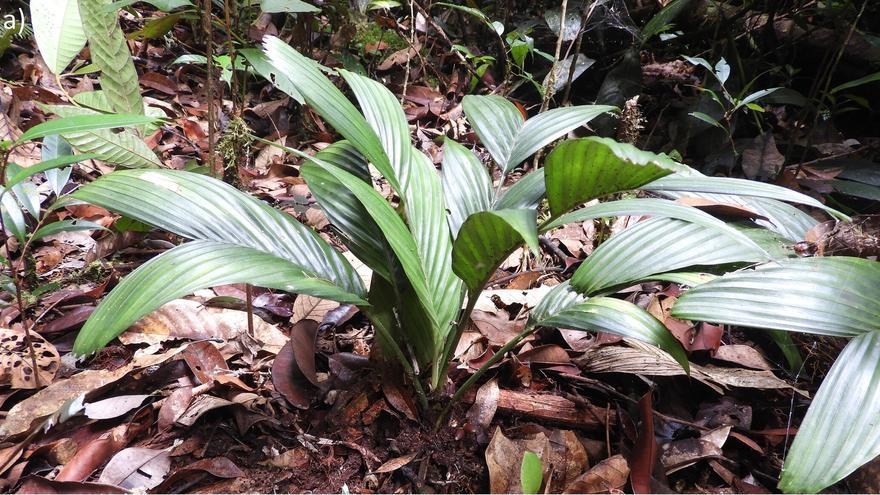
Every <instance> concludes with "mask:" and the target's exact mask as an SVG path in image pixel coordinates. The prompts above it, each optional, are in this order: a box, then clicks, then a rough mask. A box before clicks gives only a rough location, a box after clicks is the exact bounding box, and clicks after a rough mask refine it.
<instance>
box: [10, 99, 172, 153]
mask: <svg viewBox="0 0 880 495" xmlns="http://www.w3.org/2000/svg"><path fill="white" fill-rule="evenodd" d="M47 107H48V108H49V109H50V111H53V112H54V109H55V108H56V105H49V106H47ZM155 120H156V119H155V118H154V117H148V116H146V115H116V114H98V113H95V114H91V115H72V116H70V117H63V118H60V119H53V120H49V121H46V122H43V123H42V124H37V125H35V126H33V127H31V128H30V129H28V130H27V131H26V132H25V133H24V134H22V135H21V137H19V138H18V139H16V140H15V144H19V143H24V142H27V141H30V140H33V139H38V138H41V137H44V136H50V135H52V134H67V133H80V132H85V131H94V130H99V129H112V128H115V127H130V126H135V125H141V124H149V123H150V122H153V121H155Z"/></svg>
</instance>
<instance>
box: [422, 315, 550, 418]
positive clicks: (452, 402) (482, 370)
mask: <svg viewBox="0 0 880 495" xmlns="http://www.w3.org/2000/svg"><path fill="white" fill-rule="evenodd" d="M535 328H536V327H535V326H533V325H532V326H526V328H525V330H523V331H522V333H520V334H519V335H517V336H516V337H514V338H513V339H511V340H510V342H508V343H506V344H504V346H503V347H501V349H498V352H496V353H495V354H494V355H493V356H492V357H491V358H489V360H488V361H486V363H485V364H483V365H482V366H480V369H478V370H477V371H475V372H474V374H473V375H471V376H470V378H468V379H467V380H466V381H465V382H464V383H463V384H462V385H461V386H460V387H458V390H456V391H455V394H454V395H453V396H452V399H451V400H450V401H449V403H448V404H446V407H445V408H443V412H441V413H440V417H438V418H437V422H436V423H435V424H434V431H437V430H439V429H440V427H441V426H442V425H443V423H444V422H445V421H446V418H447V416H449V412H450V411H451V410H452V406H454V405H455V403H456V402H458V401H459V400H461V397H462V396H463V395H464V394H465V392H467V391H468V390H470V388H471V387H473V386H474V384H475V383H477V380H479V379H480V378H481V377H482V376H483V375H484V374H486V372H487V371H489V368H490V367H491V366H492V365H494V364H495V363H497V362H498V361H500V360H501V358H503V357H504V355H505V354H507V353H508V352H510V351H511V350H513V348H514V347H516V346H517V344H519V343H520V342H522V340H523V339H524V338H526V337H528V336H529V335H531V334H532V332H534V331H535Z"/></svg>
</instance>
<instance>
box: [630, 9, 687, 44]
mask: <svg viewBox="0 0 880 495" xmlns="http://www.w3.org/2000/svg"><path fill="white" fill-rule="evenodd" d="M690 3H691V0H673V1H672V2H669V3H667V4H666V6H665V7H663V8H662V9H660V12H657V13H656V14H654V16H653V17H651V20H649V21H648V23H647V24H645V27H644V28H642V33H641V34H642V43H645V42H646V41H648V40H649V39H651V37H653V36H654V35H656V34H660V33H662V32H664V31H666V30H667V29H668V28H669V26H670V24H671V23H672V21H674V20H675V18H676V17H678V16H679V15H680V14H681V13H682V12H684V11H685V9H686V8H687V7H688V5H689V4H690Z"/></svg>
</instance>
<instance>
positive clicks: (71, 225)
mask: <svg viewBox="0 0 880 495" xmlns="http://www.w3.org/2000/svg"><path fill="white" fill-rule="evenodd" d="M78 230H107V229H105V228H104V227H103V226H102V225H100V224H97V223H95V222H89V221H87V220H60V221H58V222H52V223H50V224H47V225H44V226H42V227H40V228H39V230H37V231H36V232H34V235H33V237H32V238H31V239H32V240H34V241H36V240H37V239H42V238H43V237H46V236H50V235H55V234H59V233H61V232H76V231H78Z"/></svg>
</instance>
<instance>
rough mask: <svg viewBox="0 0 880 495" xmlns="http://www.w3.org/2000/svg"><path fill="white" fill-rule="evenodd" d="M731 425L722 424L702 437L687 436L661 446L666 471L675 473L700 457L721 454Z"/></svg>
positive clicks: (661, 457) (661, 458)
mask: <svg viewBox="0 0 880 495" xmlns="http://www.w3.org/2000/svg"><path fill="white" fill-rule="evenodd" d="M730 428H731V427H730V426H722V427H720V428H716V429H714V430H711V431H708V432H706V433H704V434H703V435H702V436H701V437H700V438H685V439H683V440H676V441H674V442H669V443H667V444H664V445H663V446H662V447H661V452H660V462H661V463H662V464H663V467H664V468H665V469H666V473H667V474H669V473H674V472H675V471H678V470H680V469H683V468H686V467H688V466H690V465H692V464H694V463H695V462H697V461H699V460H700V459H707V458H712V457H719V456H721V447H723V446H724V442H726V441H727V437H728V436H729V435H730Z"/></svg>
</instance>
